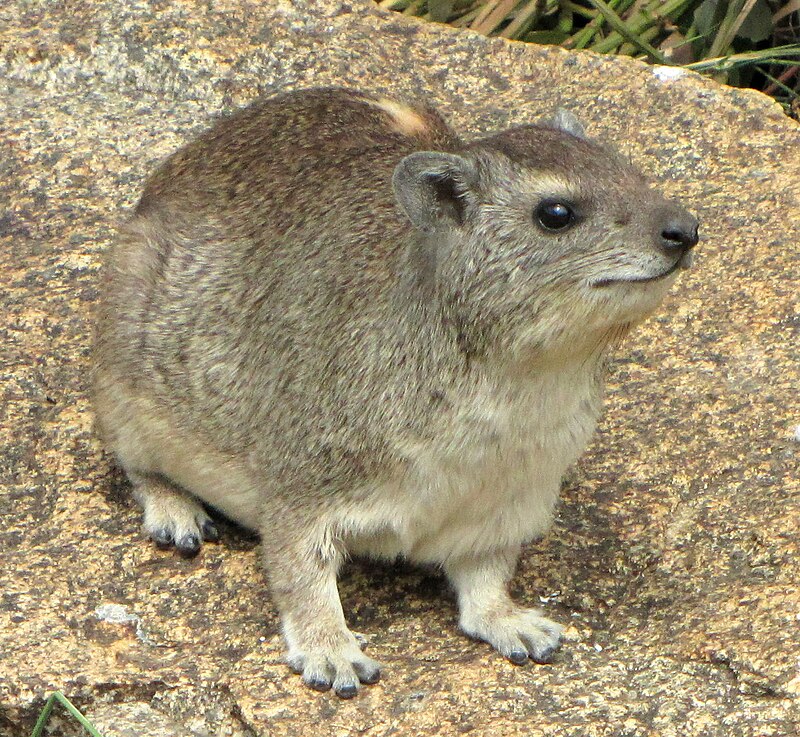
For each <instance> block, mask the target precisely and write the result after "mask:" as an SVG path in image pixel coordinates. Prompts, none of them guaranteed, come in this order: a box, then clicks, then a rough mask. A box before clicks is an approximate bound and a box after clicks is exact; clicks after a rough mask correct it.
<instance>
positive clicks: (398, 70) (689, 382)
mask: <svg viewBox="0 0 800 737" xmlns="http://www.w3.org/2000/svg"><path fill="white" fill-rule="evenodd" d="M330 83H344V84H350V85H356V86H360V87H363V88H368V89H380V90H394V91H397V92H400V93H404V94H410V95H415V94H417V95H425V96H427V97H428V98H429V99H431V100H433V101H435V102H436V103H437V104H438V105H439V106H440V108H441V109H442V110H443V111H444V112H445V113H446V114H447V116H448V118H449V119H450V120H451V121H452V122H453V123H454V124H455V125H456V126H457V127H458V128H459V129H461V130H463V131H465V132H467V133H469V134H479V133H482V132H487V131H491V130H496V129H499V128H502V127H504V126H507V125H509V124H512V123H519V122H526V121H531V120H535V119H537V118H539V117H541V116H543V115H547V114H549V113H550V112H551V111H552V110H553V109H554V107H556V106H557V105H563V106H566V107H568V108H571V109H573V110H575V111H576V112H578V113H579V114H580V115H581V116H582V118H583V119H584V120H585V121H586V122H587V124H588V127H589V129H590V131H591V133H592V134H593V135H595V136H596V137H599V138H602V139H605V140H607V141H609V142H611V143H613V144H614V145H616V146H617V147H619V148H620V149H622V150H623V151H624V152H625V153H626V154H627V155H629V156H630V157H631V159H633V160H634V161H635V162H636V163H637V164H638V165H640V166H641V167H642V168H643V169H645V170H646V171H648V172H651V173H652V174H653V176H654V177H656V178H658V179H660V180H662V181H663V185H662V186H663V189H664V190H665V191H666V192H667V193H668V194H669V195H671V196H676V197H679V198H680V199H682V200H683V201H684V202H685V203H686V204H687V205H688V206H689V207H690V208H691V209H693V210H694V211H695V212H696V213H697V214H698V215H699V217H700V219H701V221H702V231H703V236H704V238H703V242H702V243H701V246H700V247H699V248H698V258H697V263H696V268H695V269H693V270H692V271H691V272H690V273H688V274H685V275H682V276H681V277H680V280H679V282H678V284H677V286H676V287H675V288H674V290H673V292H672V294H671V295H670V297H669V298H668V299H667V301H666V304H665V305H664V308H663V309H662V310H661V312H660V313H659V314H658V316H656V317H655V318H653V319H651V320H650V321H649V322H648V323H647V324H646V325H645V326H644V327H643V328H642V329H640V330H639V331H638V332H637V333H636V334H635V335H634V336H632V338H631V339H630V340H629V341H628V343H627V344H626V345H625V346H624V348H623V349H622V350H621V351H620V352H619V355H618V358H617V359H616V361H615V362H614V365H613V366H612V367H611V373H610V377H609V398H608V402H607V410H606V413H605V416H604V419H603V421H602V423H601V426H600V429H599V432H598V434H597V436H596V438H595V440H594V442H593V443H592V446H591V448H590V450H589V452H588V454H587V455H586V456H585V457H584V458H583V459H582V461H581V462H580V464H579V467H578V469H577V470H576V471H575V472H574V473H572V474H571V475H570V478H569V479H568V481H567V483H566V484H565V489H564V494H563V504H562V505H561V508H560V514H559V518H558V521H557V523H556V525H555V527H554V529H553V530H552V532H551V533H550V534H549V535H548V536H547V538H546V539H544V540H543V541H541V542H539V543H538V544H535V545H532V546H530V547H529V548H528V549H527V550H526V552H525V555H524V557H523V560H522V562H521V566H520V570H519V574H518V576H517V577H516V579H515V582H514V588H515V590H516V594H517V595H518V596H519V597H520V598H522V599H526V600H528V601H530V602H536V601H537V599H539V598H540V597H541V598H542V599H543V601H544V602H546V603H545V604H544V608H545V610H546V612H547V614H548V615H549V616H551V617H553V618H556V619H558V620H561V621H562V622H565V623H566V624H567V625H568V629H567V642H566V643H565V646H564V648H563V652H562V653H561V654H560V656H559V658H558V660H557V661H556V662H555V663H553V664H552V665H549V666H539V667H533V666H531V667H525V668H517V667H515V666H513V665H510V664H509V663H507V662H504V661H503V660H502V659H500V658H499V657H498V656H496V655H495V654H493V653H492V652H490V650H489V648H488V646H485V645H482V644H480V643H474V642H470V641H467V640H466V639H464V638H463V637H461V636H460V635H459V634H458V633H457V632H456V631H455V629H454V619H455V607H454V602H453V600H452V597H451V595H450V594H449V593H448V592H447V590H446V588H445V586H444V585H443V582H442V581H441V579H440V578H438V577H437V576H435V575H434V574H433V573H430V572H425V571H419V570H413V569H405V568H392V567H384V566H373V565H365V564H353V565H352V566H350V567H349V568H348V570H347V571H346V572H345V574H344V576H343V578H342V584H341V591H342V598H343V602H344V606H345V610H346V612H347V616H348V618H349V620H350V622H351V624H352V626H353V627H354V629H355V630H357V631H360V632H363V633H365V636H366V638H367V641H368V648H369V653H370V654H371V655H373V656H374V657H376V658H378V659H379V660H381V661H382V662H383V663H384V666H385V668H384V679H383V681H382V682H381V683H380V684H379V685H377V686H374V687H371V688H366V689H365V690H364V692H363V694H362V695H360V696H359V697H358V698H356V699H354V700H352V701H348V702H342V701H339V700H337V699H336V697H334V696H332V695H330V694H327V695H317V694H314V693H312V692H310V691H308V690H307V689H305V688H304V687H303V686H302V685H301V683H300V680H299V678H298V677H296V676H293V675H291V674H290V673H289V671H288V669H287V668H286V667H285V666H284V665H283V664H282V663H281V651H282V646H281V642H280V637H279V634H278V621H277V617H276V612H275V610H274V608H273V606H272V605H271V603H270V599H269V595H268V592H267V590H266V586H265V584H264V581H263V578H262V575H261V573H260V571H259V563H258V545H257V540H255V539H253V538H249V537H247V536H245V535H244V534H243V533H241V532H239V531H237V530H235V529H233V528H230V527H226V528H225V529H224V534H223V540H222V542H221V543H220V544H217V545H209V546H207V547H206V549H205V550H204V552H203V553H202V554H201V555H200V556H199V557H198V558H197V559H195V560H191V561H186V560H182V559H179V558H177V557H175V556H173V555H172V554H171V553H164V552H160V551H158V550H156V549H155V548H154V547H153V546H152V545H151V544H150V543H149V542H147V541H146V540H145V539H143V536H142V534H141V532H140V527H139V526H140V518H139V512H138V510H137V509H136V508H135V505H134V504H133V502H132V501H130V500H129V498H128V494H127V486H126V483H125V481H124V480H123V479H122V478H121V477H120V476H119V475H118V473H117V472H114V471H112V470H111V468H110V464H109V460H108V458H106V457H105V456H104V455H103V454H102V453H101V450H100V448H99V446H98V444H97V442H96V441H95V440H94V438H93V435H92V415H91V412H90V408H89V406H88V404H87V399H86V388H87V387H86V376H87V365H88V354H89V345H90V336H91V331H92V307H93V304H94V302H95V300H96V297H97V284H98V263H99V260H100V255H101V254H102V252H103V250H104V249H105V248H106V247H107V246H108V244H109V242H110V240H111V238H112V234H113V230H114V226H115V223H116V222H117V221H118V220H119V219H120V218H124V217H125V213H126V210H127V209H128V208H130V206H131V205H132V203H133V202H134V201H135V199H136V197H137V193H138V192H139V191H140V188H141V186H142V183H143V181H144V178H145V177H146V175H147V174H148V173H149V172H151V171H152V170H153V168H154V167H155V165H156V163H157V162H158V161H159V160H160V159H161V158H162V157H164V156H165V155H167V154H168V153H170V152H171V151H172V150H174V149H175V148H176V147H177V146H178V145H180V144H181V143H182V142H184V141H186V140H187V139H188V138H189V137H191V136H192V135H193V134H194V133H196V132H197V131H199V130H201V129H202V128H203V127H204V126H206V125H207V124H208V121H209V120H210V119H211V118H212V117H213V116H214V115H216V114H218V113H220V112H221V111H224V110H227V109H230V108H231V107H233V106H236V105H240V104H244V103H246V102H248V101H249V100H251V99H253V98H254V97H256V96H257V95H258V94H261V93H269V92H271V91H274V90H279V89H285V88H297V87H302V86H308V85H313V84H330ZM0 85H1V86H2V89H1V90H0V100H1V101H2V102H0V116H1V118H0V238H1V239H2V250H1V251H0V387H2V397H3V401H2V405H0V413H2V421H0V442H2V452H0V484H1V485H2V491H1V494H2V495H1V496H0V505H2V507H1V509H2V528H1V529H0V596H1V597H2V598H1V599H0V735H3V736H6V735H8V736H13V737H20V736H22V735H27V734H29V733H30V729H31V727H32V725H33V721H34V719H35V715H36V714H37V712H38V710H39V709H40V708H41V706H42V703H43V700H44V697H45V695H46V694H47V693H48V692H50V691H51V690H53V689H61V690H62V691H64V692H65V693H66V695H67V696H68V697H69V698H70V699H71V700H73V701H74V702H75V703H76V704H77V705H78V706H79V707H81V708H82V709H84V710H85V711H86V713H87V714H89V715H90V716H92V718H94V719H96V721H97V724H98V726H100V727H102V728H103V729H104V730H107V734H108V736H109V737H113V736H116V735H131V734H138V735H143V737H157V736H159V735H160V736H161V737H166V736H167V735H170V736H173V737H174V736H176V735H180V736H181V737H183V736H184V735H237V736H239V735H241V736H244V735H256V734H257V735H261V734H265V735H266V734H269V735H272V736H275V737H280V736H282V735H312V734H326V735H342V736H345V735H366V736H368V737H375V736H378V735H402V736H406V735H458V734H475V735H502V736H503V737H513V736H514V735H527V736H528V737H537V736H538V735H542V736H544V735H547V736H554V735H555V736H561V735H564V736H567V735H569V736H575V737H577V736H579V735H581V736H582V735H587V736H598V737H599V736H601V735H626V736H628V737H635V736H639V735H665V736H667V737H672V736H675V737H691V736H695V735H698V736H699V735H704V736H712V735H714V736H716V735H720V736H722V735H725V736H726V737H727V736H729V735H732V736H734V737H736V736H754V737H756V736H757V737H763V736H766V735H774V736H775V737H785V736H786V735H792V734H797V730H798V720H800V712H799V710H798V700H800V573H798V560H800V478H799V476H798V454H799V453H800V442H798V440H797V439H795V438H794V437H793V433H794V428H795V427H796V426H798V425H800V392H799V391H798V389H800V370H799V369H798V352H799V351H800V348H799V347H798V346H799V342H798V332H799V331H800V289H798V276H797V275H798V270H799V269H800V257H799V256H798V248H799V247H800V203H799V201H798V200H799V199H800V197H799V196H800V129H799V128H798V126H797V125H796V124H795V123H793V122H792V121H790V120H789V119H787V118H785V117H783V115H782V114H781V111H780V110H779V108H778V107H777V106H776V105H775V104H774V103H773V102H771V101H770V100H769V99H767V98H765V97H762V96H760V95H759V94H757V93H752V92H746V91H741V90H733V89H729V88H725V87H721V86H718V85H717V84H715V83H713V82H711V81H709V80H706V79H703V78H700V77H698V76H695V75H692V74H684V75H679V76H674V75H671V74H669V73H665V72H664V71H663V70H658V69H655V70H654V69H653V68H652V67H648V66H645V65H643V64H640V63H636V62H633V61H630V60H627V59H614V58H603V57H599V56H595V55H591V54H573V53H566V52H563V51H560V50H556V49H548V48H537V47H533V46H523V45H519V44H511V43H507V42H505V41H502V40H488V39H485V38H482V37H479V36H475V35H472V34H469V33H459V32H456V31H453V30H451V29H448V28H444V27H441V26H434V25H424V24H421V23H417V22H415V21H408V20H406V19H404V18H402V17H400V16H397V15H390V14H388V13H384V12H381V11H379V10H377V9H376V8H375V7H374V6H372V4H371V3H369V2H366V1H363V2H362V1H354V2H351V3H349V4H345V3H337V2H332V1H331V0H324V1H322V2H318V3H310V4H309V5H308V6H306V5H304V4H302V3H299V2H298V3H289V2H286V1H283V2H254V1H251V0H205V1H201V0H151V1H149V2H148V0H138V1H137V2H131V3H128V2H120V1H119V0H97V1H96V2H81V1H80V0H11V2H10V3H9V2H5V3H3V4H2V5H0ZM51 734H63V735H72V734H78V730H77V727H75V726H70V725H69V723H68V722H67V721H66V720H64V719H61V720H57V722H55V728H54V729H53V730H51Z"/></svg>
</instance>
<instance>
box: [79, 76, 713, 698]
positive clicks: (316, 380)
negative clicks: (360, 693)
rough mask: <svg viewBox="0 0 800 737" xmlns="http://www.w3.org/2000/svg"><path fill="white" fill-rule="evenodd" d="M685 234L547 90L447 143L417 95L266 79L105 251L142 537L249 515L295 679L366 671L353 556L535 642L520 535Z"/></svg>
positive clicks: (210, 532)
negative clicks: (286, 89)
mask: <svg viewBox="0 0 800 737" xmlns="http://www.w3.org/2000/svg"><path fill="white" fill-rule="evenodd" d="M696 243H697V221H696V220H695V218H694V217H692V216H691V215H690V214H689V213H688V212H686V211H685V210H684V209H683V208H682V207H680V206H679V205H677V204H675V203H673V202H670V201H668V200H666V199H664V198H663V197H662V196H661V195H659V194H657V193H656V192H653V191H652V190H651V189H649V188H648V186H647V184H646V183H645V180H644V179H643V177H642V176H641V175H640V174H639V173H638V172H636V171H635V170H634V169H632V168H631V167H630V166H629V165H628V164H627V163H626V162H625V161H624V160H623V159H621V158H620V157H619V156H617V155H615V154H614V153H612V152H611V151H609V150H608V149H607V148H605V147H604V146H600V145H598V144H596V143H594V142H592V141H590V140H588V139H587V138H586V137H585V134H584V132H583V130H582V129H581V127H580V124H579V123H578V122H577V121H576V120H575V119H574V118H573V117H572V116H571V115H569V114H568V113H563V112H561V113H559V114H558V115H557V116H556V119H555V121H553V122H552V123H549V124H542V125H525V126H520V127H517V128H512V129H511V130H507V131H503V132H502V133H498V134H497V135H494V136H490V137H489V138H484V139H482V140H478V141H473V142H469V143H465V142H463V141H461V140H460V139H459V138H458V136H457V135H456V134H455V133H454V132H453V131H452V130H451V129H450V128H449V127H448V126H447V124H446V123H445V122H444V121H443V120H442V118H441V117H440V116H439V115H438V114H437V113H436V112H435V111H434V110H432V109H431V108H428V107H424V106H411V105H407V104H405V103H402V102H398V101H395V100H390V99H386V98H382V97H377V96H370V95H367V94H362V93H359V92H354V91H348V90H343V89H311V90H304V91H301V92H297V93H292V94H284V95H281V96H278V97H274V98H272V99H269V100H266V101H264V102H259V103H257V104H254V105H252V106H250V107H248V108H246V109H244V110H241V111H239V112H237V113H236V114H234V115H233V116H231V117H229V118H227V119H225V120H222V121H221V122H219V123H217V124H216V125H215V126H214V127H213V128H212V129H211V130H209V131H208V132H207V133H205V134H204V135H202V136H201V137H200V138H198V139H196V140H195V141H193V142H192V143H190V144H189V145H187V146H185V147H184V148H182V149H181V150H180V151H178V152H177V153H176V154H174V155H173V156H172V157H170V158H169V159H168V160H167V161H166V162H165V163H164V165H163V166H162V167H161V168H160V169H159V170H158V171H157V172H156V174H155V175H154V176H153V178H152V179H151V180H150V181H149V183H148V184H147V186H146V188H145V191H144V195H143V197H142V199H141V201H140V203H139V205H138V207H137V208H136V211H135V214H134V216H133V218H132V220H131V221H130V222H129V223H128V224H127V225H126V226H125V227H124V228H123V230H122V232H121V234H120V236H119V238H118V239H117V242H116V244H115V246H114V247H113V248H112V250H111V252H110V253H109V254H108V258H107V262H106V266H105V285H104V286H105V290H104V296H103V299H102V304H101V310H100V322H99V333H98V340H97V346H96V366H95V375H94V399H95V403H96V409H97V415H98V418H99V427H100V428H101V430H102V433H103V435H104V437H105V440H106V442H107V444H108V446H109V447H110V448H111V449H112V450H113V452H114V453H115V454H116V456H117V458H118V459H119V461H120V463H121V465H122V466H123V467H124V469H125V470H126V472H127V474H128V476H129V478H130V480H131V482H132V484H133V493H134V495H135V496H136V498H137V499H138V500H139V502H140V503H141V505H142V507H143V508H144V525H145V528H146V529H147V531H148V532H149V534H150V535H151V536H152V537H153V538H154V539H155V540H156V541H157V542H159V543H161V544H174V545H175V546H176V547H177V548H178V550H179V551H181V552H183V553H194V552H196V551H197V550H198V548H199V546H200V544H201V540H203V539H205V540H208V539H216V537H217V531H216V529H215V527H214V525H213V523H212V522H211V520H210V519H209V517H208V515H207V514H206V512H205V511H204V509H203V505H202V504H203V503H204V502H205V503H207V504H209V505H211V506H213V507H215V508H217V509H219V510H221V511H222V512H224V513H225V514H226V515H227V516H229V517H230V518H232V519H234V520H235V521H236V522H238V523H240V524H242V525H244V526H246V527H249V528H252V529H255V530H258V531H259V532H260V533H261V540H262V546H263V552H264V562H265V567H266V571H267V575H268V577H269V582H270V585H271V591H272V595H273V597H274V601H275V603H276V605H277V607H278V608H279V610H280V614H281V619H282V624H283V632H284V635H285V638H286V643H287V646H288V661H289V663H290V665H291V666H292V667H293V668H294V669H295V670H297V671H298V672H301V673H302V675H303V679H304V680H305V682H306V683H307V684H308V685H309V686H311V687H313V688H316V689H320V690H324V689H328V688H330V687H331V686H333V688H334V689H335V691H336V693H338V694H339V695H340V696H343V697H347V696H352V695H353V694H355V693H356V691H357V689H358V687H359V683H373V682H375V681H376V680H377V679H378V677H379V669H378V664H377V663H376V662H375V661H374V660H372V659H371V658H368V657H366V656H365V655H364V654H363V653H362V652H361V648H360V647H359V644H358V642H357V641H356V639H355V638H354V637H353V635H352V633H351V632H350V631H349V630H348V628H347V625H346V623H345V616H344V613H343V611H342V606H341V603H340V601H339V595H338V592H337V588H336V578H337V572H338V570H339V567H340V565H341V563H342V561H343V559H344V558H345V557H347V556H348V555H354V554H365V555H371V556H380V557H385V558H391V559H394V558H397V557H403V558H406V559H408V560H410V561H418V562H420V563H428V564H435V565H438V566H440V567H441V568H442V570H443V571H444V573H445V574H446V575H447V577H448V579H449V580H450V582H451V583H452V585H453V586H454V588H455V590H456V593H457V596H458V605H459V610H460V620H459V624H460V626H461V628H462V630H463V631H464V632H465V633H467V634H468V635H471V636H473V637H476V638H479V639H481V640H485V641H486V642H488V643H490V644H491V645H492V646H493V647H495V648H496V649H497V650H498V651H499V652H500V653H501V654H502V655H503V656H504V657H506V658H508V659H510V660H511V661H513V662H514V663H524V662H526V661H527V660H528V659H529V658H530V659H532V660H534V661H537V662H546V661H548V660H549V659H550V658H551V657H552V655H553V653H554V651H555V649H556V648H557V647H558V644H559V632H560V629H561V627H560V626H559V625H558V624H556V623H555V622H551V621H549V620H547V619H545V618H544V617H542V616H541V614H540V613H539V612H538V611H536V610H535V609H528V608H525V607H522V606H520V605H518V604H516V603H515V602H514V601H512V599H511V598H510V597H509V595H508V593H507V591H506V586H507V584H508V581H509V579H510V578H511V576H512V573H513V571H514V566H515V563H516V561H517V558H518V556H519V552H520V546H521V545H522V544H523V543H525V542H526V541H528V540H531V539H532V538H535V537H537V536H539V535H542V534H543V533H544V532H545V531H546V530H547V528H548V527H549V525H550V522H551V519H552V514H553V506H554V503H555V501H556V498H557V495H558V489H559V481H560V479H561V477H562V474H563V473H564V471H565V469H566V468H567V466H569V465H570V464H571V463H573V462H574V461H575V460H576V459H577V458H578V456H579V455H580V453H581V451H582V450H583V448H584V447H585V445H586V444H587V442H588V440H589V438H590V436H591V434H592V431H593V429H594V427H595V422H596V419H597V416H598V413H599V411H600V405H601V397H602V380H601V373H602V364H603V359H604V356H605V355H606V354H607V353H608V349H609V347H610V346H612V345H613V344H614V343H615V342H617V341H618V340H619V339H620V338H621V337H622V336H623V335H625V334H626V333H627V332H628V331H629V330H630V328H631V326H633V325H634V324H636V323H637V322H639V321H640V320H642V319H643V318H644V317H645V316H646V315H648V314H649V313H650V312H651V311H652V310H654V309H655V308H656V307H657V306H658V304H659V302H660V301H661V299H662V297H663V296H664V293H665V292H666V291H667V289H668V287H669V285H670V283H671V282H672V280H673V279H674V277H675V274H676V272H677V271H678V270H679V269H681V268H686V267H688V265H689V263H690V259H691V249H692V247H693V246H694V245H695V244H696Z"/></svg>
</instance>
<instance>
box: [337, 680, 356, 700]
mask: <svg viewBox="0 0 800 737" xmlns="http://www.w3.org/2000/svg"><path fill="white" fill-rule="evenodd" d="M357 693H358V688H357V686H355V684H353V683H348V684H346V685H344V686H340V687H339V688H337V689H336V695H337V696H338V697H339V698H340V699H352V698H353V696H355V695H356V694H357Z"/></svg>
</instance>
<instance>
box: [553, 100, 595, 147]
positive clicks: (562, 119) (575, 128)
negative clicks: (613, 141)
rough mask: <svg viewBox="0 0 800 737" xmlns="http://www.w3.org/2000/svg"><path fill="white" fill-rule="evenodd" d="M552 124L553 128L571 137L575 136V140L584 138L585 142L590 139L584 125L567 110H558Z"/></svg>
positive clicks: (561, 108)
mask: <svg viewBox="0 0 800 737" xmlns="http://www.w3.org/2000/svg"><path fill="white" fill-rule="evenodd" d="M550 124H551V125H552V126H553V128H557V129H558V130H562V131H564V133H569V134H570V135H571V136H575V138H583V139H584V140H586V139H588V138H589V137H588V136H587V135H586V129H585V128H584V127H583V123H581V121H580V120H578V118H577V117H576V115H575V114H574V113H571V112H570V111H569V110H567V109H566V108H563V107H560V108H558V110H556V114H555V115H554V116H553V120H552V121H551V122H550Z"/></svg>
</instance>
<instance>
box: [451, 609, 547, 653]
mask: <svg viewBox="0 0 800 737" xmlns="http://www.w3.org/2000/svg"><path fill="white" fill-rule="evenodd" d="M460 626H461V629H462V630H463V631H464V632H465V633H466V634H467V635H469V636H470V637H474V638H475V639H477V640H483V641H484V642H488V643H489V644H490V645H491V646H492V647H493V648H494V649H495V650H497V651H498V652H499V653H500V654H501V655H503V656H504V657H506V658H508V659H509V660H510V661H511V662H512V663H515V664H516V665H523V664H524V663H526V662H527V661H528V658H530V659H531V660H533V661H534V662H536V663H550V662H552V660H553V655H554V654H555V652H556V650H558V647H559V645H560V644H561V631H562V629H563V628H562V627H561V625H560V624H557V623H556V622H552V621H550V620H549V619H546V618H545V617H543V616H542V615H541V614H540V613H539V611H538V610H536V609H525V608H523V607H514V608H513V609H511V610H510V611H503V612H489V613H482V614H479V615H471V616H469V617H462V619H461V622H460Z"/></svg>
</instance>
